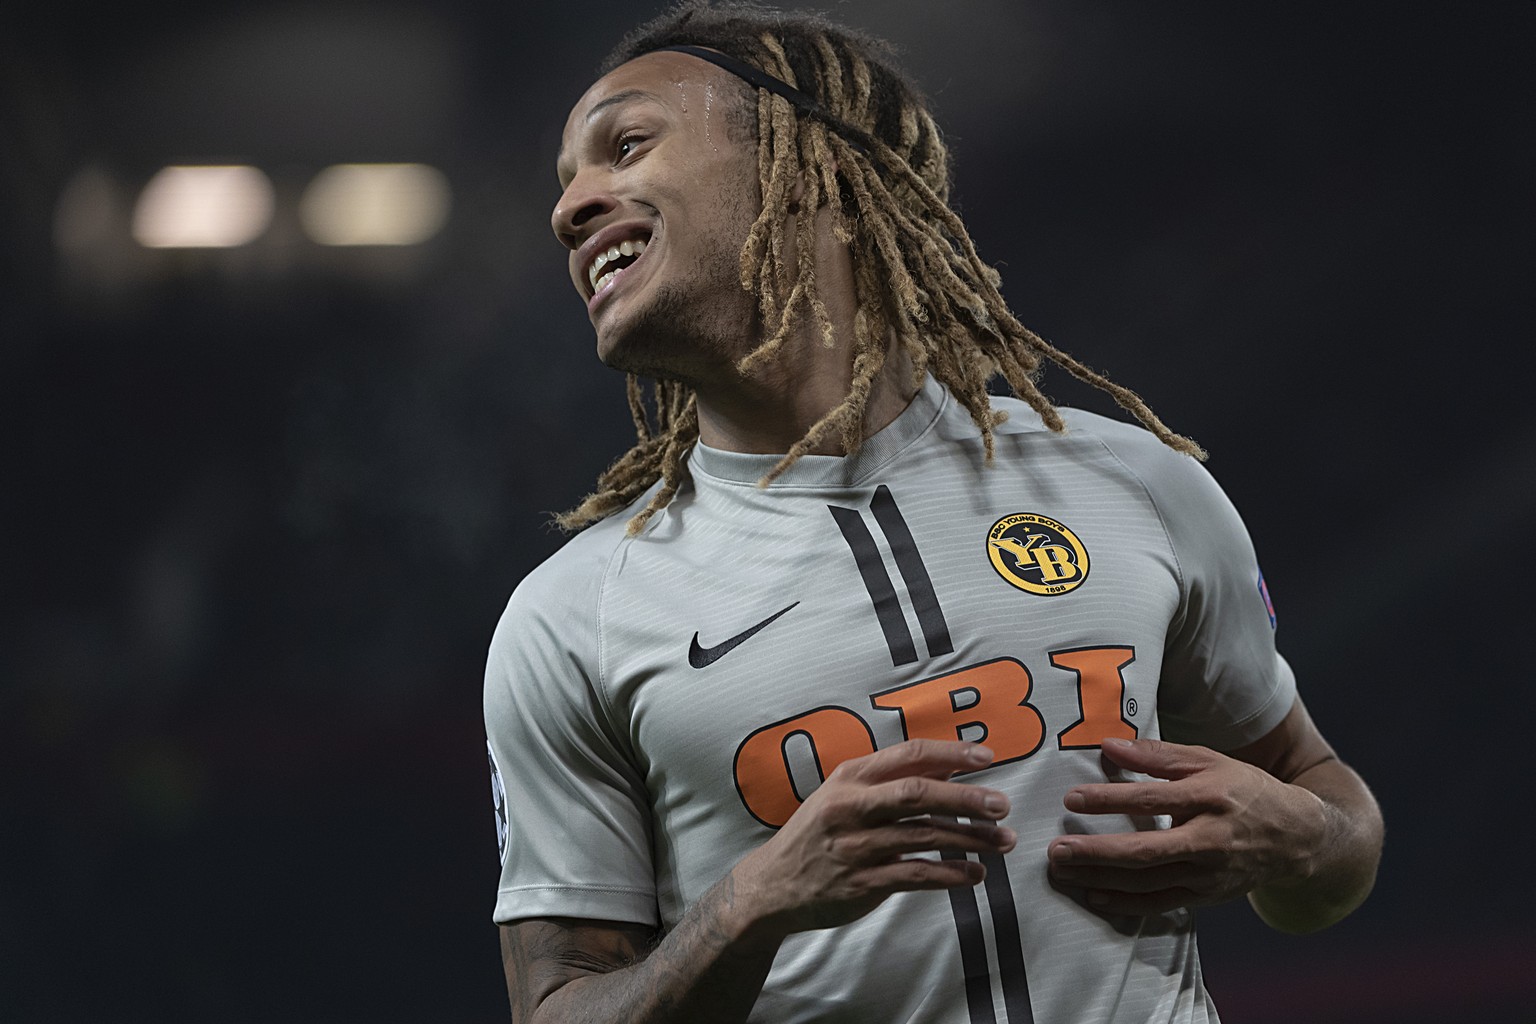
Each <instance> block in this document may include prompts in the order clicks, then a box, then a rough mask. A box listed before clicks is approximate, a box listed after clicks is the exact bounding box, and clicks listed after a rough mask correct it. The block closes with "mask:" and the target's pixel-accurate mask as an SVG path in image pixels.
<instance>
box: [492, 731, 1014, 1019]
mask: <svg viewBox="0 0 1536 1024" xmlns="http://www.w3.org/2000/svg"><path fill="white" fill-rule="evenodd" d="M991 757H992V755H991V752H990V751H987V750H986V749H985V748H981V747H977V746H976V745H975V744H971V743H943V742H935V741H929V740H910V741H908V742H906V743H901V744H898V745H896V746H893V747H889V748H887V749H885V750H881V751H878V752H876V753H873V754H870V755H868V756H866V757H860V758H855V759H854V760H851V761H847V762H845V763H843V764H842V765H839V766H838V768H837V769H836V770H835V771H833V772H832V774H831V775H830V776H829V777H828V778H827V780H826V782H825V783H823V784H822V786H821V788H819V789H818V790H817V791H816V792H815V793H813V794H812V795H811V797H810V798H809V799H808V800H806V802H805V803H804V804H802V805H801V807H800V808H799V809H798V810H797V811H796V812H795V813H794V814H793V815H792V816H791V817H790V819H789V822H788V823H787V824H786V825H785V826H784V827H783V828H782V829H780V830H779V831H778V832H777V833H775V834H774V836H773V837H772V838H771V839H769V840H768V841H767V842H766V843H764V844H763V845H762V846H760V847H758V848H757V849H756V850H754V851H753V852H752V853H750V854H748V855H747V856H746V857H744V858H743V859H742V860H741V861H740V862H739V863H738V864H737V865H736V866H735V867H734V868H732V869H731V871H730V872H729V873H727V874H726V876H725V877H724V878H722V879H721V880H720V881H719V882H717V883H716V884H715V885H714V886H713V887H712V888H711V889H710V890H709V892H708V893H706V894H705V895H704V897H703V898H702V899H700V900H699V901H698V902H697V903H696V904H694V906H692V907H690V908H689V910H688V912H687V913H686V914H685V915H684V916H683V918H682V919H681V920H680V921H679V922H678V923H677V926H676V927H674V928H673V929H672V930H671V931H670V932H668V933H667V935H666V936H665V937H664V938H662V939H661V941H660V942H657V943H655V944H654V948H653V947H652V942H651V940H652V938H653V936H652V934H651V932H650V930H649V929H647V928H642V927H638V926H634V925H626V924H619V923H616V922H597V921H573V920H568V919H552V918H551V919H539V920H529V921H521V922H518V923H516V924H513V925H510V926H508V927H504V928H503V929H502V962H503V966H504V967H505V969H506V974H507V988H508V992H509V994H510V996H511V1000H512V1019H513V1021H514V1022H515V1024H565V1022H574V1021H581V1022H583V1024H667V1022H683V1021H700V1020H708V1021H711V1022H720V1024H732V1022H741V1021H745V1020H746V1018H747V1015H748V1014H749V1013H750V1012H751V1010H752V1005H753V1004H754V1003H755V1002H756V1001H757V997H758V995H759V994H760V993H761V991H762V986H763V980H764V979H765V978H766V977H767V976H768V970H769V968H770V967H771V966H772V965H773V958H774V956H775V955H776V954H777V952H778V949H779V945H780V944H781V943H782V942H783V940H784V938H785V937H786V936H787V935H790V934H793V933H794V932H798V931H806V930H810V929H813V928H827V927H832V926H835V925H839V924H845V923H847V922H849V921H854V920H857V919H858V918H860V917H862V916H864V915H865V914H867V913H869V912H870V911H871V910H873V909H874V908H875V907H877V906H879V905H880V903H881V902H883V901H884V900H885V899H886V897H888V896H890V895H891V894H892V893H896V892H905V891H911V890H917V889H943V888H949V887H952V886H960V885H975V884H976V883H978V882H980V881H981V880H982V879H983V878H984V877H985V876H986V872H985V869H984V868H983V867H982V866H981V865H980V864H978V863H976V862H974V861H970V860H932V859H927V858H909V857H908V856H907V855H909V854H916V853H924V852H927V851H933V850H938V849H940V848H943V849H956V850H966V851H971V852H991V853H1005V852H1007V851H1008V850H1010V849H1012V848H1013V845H1014V842H1015V836H1014V833H1013V832H1012V830H1010V829H1006V828H1000V827H998V826H996V825H993V824H990V823H991V822H994V821H996V820H997V819H999V818H1001V817H1002V816H1003V815H1004V814H1006V813H1007V810H1008V804H1007V799H1006V798H1005V797H1004V796H1003V794H1001V793H998V792H995V791H993V790H989V789H983V788H981V787H979V786H974V785H968V784H965V783H958V782H953V781H950V779H951V776H953V775H954V774H955V773H956V772H960V771H973V770H975V769H977V768H980V767H983V766H985V765H986V764H988V763H989V762H990V761H991ZM929 815H933V816H935V817H933V818H930V817H928V816H929ZM950 818H970V819H975V820H976V823H972V824H961V823H958V822H953V821H948V820H944V819H950Z"/></svg>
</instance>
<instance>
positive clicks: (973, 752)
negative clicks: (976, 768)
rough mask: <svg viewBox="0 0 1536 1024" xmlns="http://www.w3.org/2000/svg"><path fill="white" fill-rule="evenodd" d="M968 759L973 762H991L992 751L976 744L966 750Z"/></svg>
mask: <svg viewBox="0 0 1536 1024" xmlns="http://www.w3.org/2000/svg"><path fill="white" fill-rule="evenodd" d="M965 756H966V760H968V761H970V762H971V763H972V764H991V763H992V751H990V750H988V749H987V748H986V747H982V746H975V747H972V748H971V749H970V750H967V751H966V752H965Z"/></svg>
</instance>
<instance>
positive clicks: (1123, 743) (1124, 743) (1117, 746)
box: [1099, 736, 1134, 750]
mask: <svg viewBox="0 0 1536 1024" xmlns="http://www.w3.org/2000/svg"><path fill="white" fill-rule="evenodd" d="M1099 746H1101V747H1108V748H1109V749H1111V750H1130V749H1131V747H1132V746H1134V744H1132V743H1131V741H1130V740H1123V739H1121V738H1120V737H1118V736H1105V737H1104V738H1103V739H1102V740H1100V741H1099Z"/></svg>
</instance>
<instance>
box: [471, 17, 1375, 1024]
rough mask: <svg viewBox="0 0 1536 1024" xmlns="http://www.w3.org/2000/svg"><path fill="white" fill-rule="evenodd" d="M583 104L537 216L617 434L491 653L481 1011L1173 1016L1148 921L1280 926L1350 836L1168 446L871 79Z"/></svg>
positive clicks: (1329, 768) (714, 50)
mask: <svg viewBox="0 0 1536 1024" xmlns="http://www.w3.org/2000/svg"><path fill="white" fill-rule="evenodd" d="M606 68H607V73H606V74H604V75H603V77H602V78H600V79H599V80H598V81H597V82H596V83H595V84H594V85H593V86H592V87H591V88H590V89H589V90H588V91H587V92H586V94H585V95H584V96H582V97H581V98H580V100H578V101H577V103H576V105H575V107H574V108H573V109H572V111H571V113H570V116H569V118H568V120H567V122H566V128H565V132H564V136H563V140H562V145H561V151H560V157H559V166H558V171H559V176H560V183H561V187H562V190H563V191H562V194H561V197H560V199H559V202H558V203H557V205H556V207H555V210H554V214H553V218H552V223H553V227H554V231H555V234H556V236H557V237H558V238H559V240H560V242H561V243H562V244H563V245H564V246H565V247H566V249H567V250H568V253H569V264H570V270H571V277H572V281H573V283H574V284H575V286H576V290H577V292H578V293H579V294H580V296H581V298H582V299H583V300H584V301H585V302H586V305H587V310H588V314H589V316H590V318H591V321H592V324H593V327H594V329H595V330H596V334H597V349H598V355H599V357H600V358H601V359H602V360H603V361H604V362H605V363H607V364H608V365H610V366H613V367H615V368H618V369H621V370H624V371H626V372H628V373H629V374H630V402H631V407H632V410H633V412H634V416H635V422H636V427H637V430H638V432H639V437H638V439H637V442H636V444H635V446H634V448H632V449H631V450H630V451H629V452H628V453H626V454H625V455H623V456H622V457H621V458H620V459H619V460H618V461H617V462H615V463H614V465H613V466H612V467H610V468H609V470H608V471H607V472H606V473H604V475H603V476H602V478H601V479H600V480H599V484H598V488H597V490H596V491H595V492H594V493H593V494H592V495H590V496H589V497H588V498H587V499H586V500H585V501H584V502H583V503H582V504H581V505H580V506H579V507H577V508H576V509H575V510H573V511H572V512H570V513H568V514H567V515H566V516H565V517H564V519H563V521H564V523H565V525H567V526H568V527H570V528H577V527H586V529H585V530H584V532H582V533H581V534H580V535H579V536H577V537H575V538H574V539H573V540H572V541H571V542H570V543H569V544H567V545H566V547H565V548H564V549H562V550H561V551H560V552H559V553H558V554H557V555H556V556H555V557H553V558H552V559H550V560H549V561H548V562H546V563H545V564H544V565H543V566H541V567H539V568H538V569H537V570H535V571H534V572H533V573H532V574H531V575H530V576H529V577H528V578H527V579H526V580H525V581H524V582H523V583H522V584H521V585H520V586H519V587H518V588H517V591H516V592H515V593H514V595H513V598H512V601H511V603H510V604H509V606H508V608H507V611H506V613H505V615H504V616H503V619H502V621H501V624H500V625H499V627H498V629H497V632H496V635H495V637H494V639H493V640H492V646H491V654H490V660H489V665H488V669H487V677H486V693H485V706H486V721H487V728H488V734H489V746H490V756H491V768H492V771H493V774H494V784H495V787H496V791H497V793H498V801H497V811H498V816H499V825H500V826H501V827H500V834H501V838H502V850H501V854H502V876H501V885H500V889H499V894H498V898H497V901H496V910H495V918H496V920H497V921H498V922H499V923H500V924H501V926H502V927H501V934H502V946H503V958H504V964H505V968H506V974H507V983H508V989H509V993H510V996H511V1002H512V1016H513V1019H514V1020H517V1021H529V1022H534V1021H536V1022H563V1021H584V1022H614V1024H618V1022H624V1024H635V1022H662V1021H727V1022H729V1021H747V1020H751V1021H762V1022H769V1021H773V1022H778V1021H794V1022H812V1021H824V1022H833V1021H836V1022H865V1021H868V1022H893V1021H908V1022H931V1024H980V1022H984V1021H985V1022H997V1021H1007V1022H1009V1024H1021V1022H1026V1021H1036V1020H1038V1021H1042V1022H1044V1021H1050V1022H1062V1021H1151V1020H1157V1021H1181V1022H1182V1021H1209V1020H1215V1019H1216V1013H1215V1010H1214V1008H1213V1007H1212V1005H1211V1003H1210V1000H1209V999H1208V997H1207V996H1206V993H1205V989H1204V986H1203V984H1202V983H1201V978H1200V967H1199V961H1198V957H1197V954H1196V951H1195V941H1194V930H1193V919H1192V915H1191V908H1192V907H1196V906H1200V905H1206V904H1211V903H1215V902H1220V901H1224V900H1228V899H1233V898H1236V897H1239V896H1243V895H1247V897H1248V898H1249V900H1250V901H1251V902H1252V904H1253V906H1254V907H1255V909H1256V910H1257V911H1258V913H1259V914H1260V916H1261V917H1262V918H1263V919H1264V920H1266V921H1268V922H1269V923H1270V924H1272V925H1274V926H1275V927H1279V928H1282V929H1285V930H1288V931H1309V930H1313V929H1316V928H1321V927H1324V926H1326V925H1328V924H1330V923H1332V922H1333V921H1336V920H1338V919H1339V918H1341V917H1342V916H1344V915H1345V914H1347V913H1349V912H1350V911H1351V910H1352V909H1353V908H1354V907H1355V906H1357V905H1358V904H1359V903H1360V901H1361V900H1363V899H1364V898H1365V896H1366V894H1367V893H1368V892H1369V890H1370V888H1371V885H1372V881H1373V879H1374V875H1375V868H1376V862H1377V859H1378V856H1379V852H1380V844H1381V819H1380V815H1379V812H1378V811H1377V809H1376V806H1375V803H1374V801H1373V800H1372V799H1371V796H1370V794H1369V792H1368V790H1367V789H1366V787H1365V786H1364V784H1363V783H1362V782H1361V781H1360V779H1359V778H1358V776H1356V775H1355V773H1354V772H1353V771H1351V770H1350V769H1349V768H1348V767H1347V766H1345V765H1344V764H1343V763H1342V762H1341V761H1340V760H1339V759H1338V758H1337V757H1336V756H1335V754H1334V752H1333V750H1332V749H1331V748H1330V747H1329V745H1328V744H1327V742H1326V741H1324V739H1323V738H1322V736H1321V735H1320V734H1319V733H1318V731H1317V729H1316V728H1315V727H1314V725H1313V724H1312V722H1311V720H1310V718H1309V717H1308V715H1307V713H1306V710H1305V708H1304V707H1303V705H1302V704H1301V701H1300V699H1299V698H1298V697H1297V693H1296V686H1295V681H1294V679H1293V677H1292V674H1291V672H1290V670H1289V668H1288V667H1287V666H1286V664H1285V662H1284V661H1283V660H1282V659H1281V658H1280V656H1279V655H1278V654H1277V653H1276V651H1275V647H1274V635H1273V627H1274V617H1273V613H1272V610H1271V609H1270V606H1269V598H1268V593H1267V591H1266V589H1265V586H1264V583H1263V579H1262V577H1261V576H1260V575H1259V572H1258V567H1257V565H1256V562H1255V559H1254V554H1253V548H1252V545H1251V543H1250V542H1249V539H1248V536H1247V533H1246V531H1245V530H1244V528H1243V525H1242V522H1241V521H1240V519H1239V518H1238V516H1237V514H1236V512H1235V511H1234V510H1233V508H1232V506H1231V505H1230V503H1229V502H1228V501H1227V500H1226V498H1225V497H1224V495H1222V493H1221V491H1220V490H1219V488H1218V487H1217V486H1216V485H1215V483H1214V482H1213V481H1212V480H1211V478H1210V477H1209V476H1208V475H1207V474H1206V473H1205V471H1204V470H1203V469H1202V468H1201V467H1200V466H1199V464H1198V462H1197V461H1196V457H1198V456H1200V455H1202V454H1203V453H1201V452H1200V451H1199V449H1198V448H1197V447H1196V446H1195V445H1194V444H1193V443H1192V442H1190V441H1189V440H1187V439H1185V438H1182V437H1180V436H1178V435H1176V434H1174V433H1172V432H1171V431H1169V430H1168V429H1167V428H1166V427H1165V426H1164V425H1163V424H1162V423H1161V422H1160V421H1159V420H1158V419H1157V417H1156V416H1154V415H1153V414H1152V412H1151V410H1150V409H1148V408H1147V407H1146V405H1145V404H1144V403H1142V401H1141V400H1140V399H1139V398H1138V397H1137V396H1136V395H1135V394H1134V393H1132V392H1130V391H1128V390H1127V389H1125V388H1123V387H1120V386H1119V385H1116V384H1114V383H1112V382H1110V381H1108V380H1106V379H1105V378H1103V377H1101V376H1099V375H1097V374H1095V373H1093V372H1092V371H1090V370H1088V369H1087V368H1085V367H1084V366H1082V365H1081V364H1079V363H1077V362H1076V361H1075V360H1073V359H1072V358H1071V357H1070V356H1067V355H1066V354H1065V353H1063V352H1061V351H1060V350H1058V349H1056V348H1054V347H1052V346H1051V345H1049V344H1048V343H1047V342H1045V341H1044V340H1043V339H1041V338H1039V337H1038V336H1036V335H1034V334H1033V333H1031V332H1029V331H1028V330H1026V329H1025V328H1024V327H1023V326H1021V325H1020V324H1019V322H1018V320H1017V319H1015V317H1014V316H1013V315H1012V313H1011V312H1009V310H1008V308H1007V306H1006V305H1005V304H1004V302H1003V300H1002V297H1001V295H1000V294H999V292H998V290H997V285H998V280H997V275H996V273H995V272H994V271H993V270H992V269H991V268H990V267H988V266H987V265H986V264H984V263H983V262H982V261H981V260H980V258H979V257H978V256H977V254H976V252H975V249H974V246H972V244H971V242H970V239H969V236H968V235H967V233H966V230H965V227H964V225H963V224H962V223H961V221H960V220H959V218H958V217H957V216H956V215H955V214H954V213H953V212H952V211H951V210H950V209H949V207H948V205H947V194H948V186H949V174H950V168H949V158H948V152H947V150H946V149H945V147H944V144H943V141H942V139H941V137H940V135H939V132H938V129H937V127H936V126H935V124H934V122H933V120H932V118H931V117H930V115H929V113H928V111H927V108H926V106H925V105H924V103H923V101H922V99H921V97H920V96H919V94H918V93H917V92H916V91H915V89H913V88H912V86H911V85H910V84H909V83H907V82H906V80H905V79H904V78H903V77H902V76H901V75H900V74H899V72H897V71H896V70H895V69H894V66H893V64H892V63H891V59H890V55H889V53H888V51H887V50H886V48H885V47H883V46H882V45H881V44H879V43H877V42H875V41H872V40H870V39H868V38H865V37H863V36H861V35H859V34H857V33H853V32H850V31H848V30H846V29H843V28H840V27H837V26H834V25H831V24H829V23H827V22H826V21H824V20H822V19H820V18H818V17H812V16H808V15H803V14H778V13H773V12H767V11H764V10H762V9H760V8H756V7H746V6H737V5H727V4H717V5H711V4H707V3H693V4H688V5H685V6H683V7H681V8H679V9H677V10H676V11H674V12H672V13H670V14H668V15H666V16H664V17H662V18H660V19H658V20H656V21H654V22H652V23H650V24H647V25H645V26H642V27H641V28H640V29H639V30H637V32H636V33H634V34H632V35H631V36H630V38H629V39H627V40H626V41H625V42H624V43H623V44H622V45H621V46H620V48H619V49H618V50H617V51H616V52H615V54H614V55H613V56H612V57H611V58H610V59H609V61H608V63H607V65H606ZM1045 359H1048V360H1051V361H1053V362H1056V363H1057V364H1058V365H1060V366H1062V367H1064V368H1066V369H1067V370H1068V371H1069V372H1071V373H1073V374H1074V375H1076V376H1078V377H1080V378H1081V379H1083V380H1085V381H1088V382H1089V383H1092V384H1094V385H1096V386H1098V387H1101V388H1103V389H1104V390H1106V391H1108V392H1109V393H1110V394H1112V395H1113V396H1114V397H1115V399H1116V400H1117V401H1118V402H1119V403H1120V404H1121V405H1122V406H1123V407H1124V408H1125V409H1127V410H1128V411H1129V412H1130V413H1131V414H1132V415H1133V416H1134V417H1135V418H1136V419H1137V420H1138V421H1139V422H1140V426H1132V425H1129V424H1124V423H1120V422H1118V421H1114V420H1110V419H1105V418H1103V417H1099V416H1095V415H1092V414H1088V413H1082V412H1077V411H1074V410H1065V409H1057V408H1056V407H1054V406H1053V405H1052V404H1051V403H1050V402H1049V401H1048V400H1047V399H1046V398H1045V397H1044V396H1043V395H1041V393H1040V392H1039V391H1038V390H1037V389H1036V387H1035V384H1034V375H1035V372H1036V371H1037V370H1038V368H1039V366H1040V363H1041V361H1042V360H1045ZM994 377H1001V378H1002V379H1003V380H1005V381H1006V382H1007V383H1008V385H1009V386H1010V387H1011V388H1012V389H1013V391H1014V392H1015V394H1017V395H1018V398H1006V399H1005V398H992V397H991V396H990V395H989V394H988V391H987V384H988V382H989V380H991V379H993V378H994ZM641 378H651V379H654V381H655V384H654V388H653V390H652V392H651V401H650V404H649V407H648V405H647V402H646V394H645V391H644V389H643V387H642V385H641V383H640V380H641ZM503 793H504V796H502V794H503Z"/></svg>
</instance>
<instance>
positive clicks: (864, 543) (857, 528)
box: [827, 505, 917, 667]
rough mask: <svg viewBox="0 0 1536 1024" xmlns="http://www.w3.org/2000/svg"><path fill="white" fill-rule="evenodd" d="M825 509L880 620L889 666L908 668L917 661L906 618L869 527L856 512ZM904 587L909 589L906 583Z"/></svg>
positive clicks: (836, 507)
mask: <svg viewBox="0 0 1536 1024" xmlns="http://www.w3.org/2000/svg"><path fill="white" fill-rule="evenodd" d="M827 508H828V510H829V511H831V513H832V518H833V519H835V520H836V521H837V528H838V529H839V530H841V531H843V540H845V541H847V542H848V546H849V547H850V548H852V549H853V559H854V561H855V562H857V563H858V565H859V575H860V576H861V577H863V579H864V589H865V590H867V591H869V599H870V601H871V602H872V603H873V604H874V606H875V618H877V619H879V620H880V629H881V631H882V632H884V633H885V643H886V646H888V647H889V648H890V649H891V664H892V665H895V666H897V667H900V666H902V665H910V664H912V662H914V661H916V660H917V647H916V646H914V645H913V643H912V631H911V630H910V629H908V628H907V617H906V615H904V614H903V613H902V610H901V602H900V601H899V600H897V597H896V588H895V587H893V586H891V576H890V574H889V573H887V572H886V571H885V562H884V561H882V560H881V558H880V549H879V548H878V547H876V546H875V538H874V537H873V536H872V535H871V534H870V532H869V527H867V526H865V525H864V517H863V516H861V515H859V513H858V510H856V509H851V508H841V507H839V506H837V505H828V506H827ZM903 578H905V572H903ZM908 586H911V584H910V582H909V583H908Z"/></svg>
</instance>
